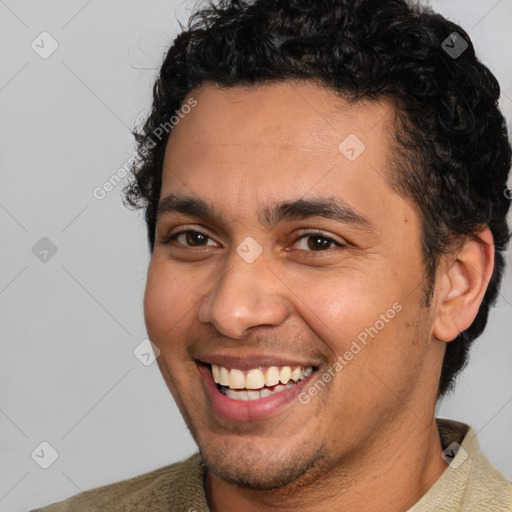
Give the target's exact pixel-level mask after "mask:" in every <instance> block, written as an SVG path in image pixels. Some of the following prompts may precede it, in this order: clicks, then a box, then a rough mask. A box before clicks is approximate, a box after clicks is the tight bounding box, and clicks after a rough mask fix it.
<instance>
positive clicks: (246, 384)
mask: <svg viewBox="0 0 512 512" xmlns="http://www.w3.org/2000/svg"><path fill="white" fill-rule="evenodd" d="M208 366H209V369H210V372H211V374H212V376H213V380H214V382H215V384H216V385H217V389H218V390H219V392H220V393H222V394H223V395H225V396H227V397H228V398H232V399H233V400H241V401H251V400H260V399H262V398H266V397H269V396H272V395H274V394H277V393H280V392H281V391H285V390H286V389H290V388H292V387H293V386H296V385H297V384H298V383H299V382H300V381H301V380H303V379H305V378H307V377H309V376H310V375H311V374H312V373H313V372H314V371H315V370H316V368H315V367H314V366H295V367H291V366H270V367H268V368H262V367H259V368H252V369H249V370H238V369H236V368H225V367H224V366H219V365H216V364H211V365H208Z"/></svg>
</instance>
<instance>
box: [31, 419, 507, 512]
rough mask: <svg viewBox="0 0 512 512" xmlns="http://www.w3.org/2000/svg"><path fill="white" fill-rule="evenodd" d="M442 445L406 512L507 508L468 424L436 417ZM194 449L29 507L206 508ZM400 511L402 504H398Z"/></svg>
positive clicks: (177, 511) (499, 479) (497, 511)
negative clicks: (434, 469)
mask: <svg viewBox="0 0 512 512" xmlns="http://www.w3.org/2000/svg"><path fill="white" fill-rule="evenodd" d="M436 421H437V425H438V428H439V432H440V434H441V439H442V444H443V448H447V447H448V446H449V445H450V444H451V443H452V442H456V443H458V444H459V445H461V449H460V450H459V451H458V453H457V455H456V456H455V457H454V458H453V461H452V462H451V464H450V465H449V466H448V467H447V469H446V470H445V471H444V473H443V474H442V475H441V477H440V478H439V479H438V480H437V481H436V482H435V483H434V484H433V485H432V487H431V488H430V489H429V491H428V492H427V493H426V494H425V495H424V496H423V497H422V498H421V499H420V500H419V501H418V502H417V503H416V504H415V505H414V506H413V507H412V508H409V510H408V511H407V512H512V485H511V484H510V483H509V482H508V481H507V480H506V479H505V477H504V476H503V475H501V474H500V473H499V472H498V471H497V470H496V469H495V468H494V467H493V466H492V465H491V464H490V462H489V461H488V460H487V459H486V458H485V457H484V455H483V454H482V452H481V450H480V447H479V445H478V441H477V438H476V434H475V432H474V430H473V429H472V428H471V427H468V426H467V425H465V424H463V423H459V422H456V421H450V420H444V419H437V420H436ZM203 481H204V469H203V467H202V465H201V461H200V458H199V454H195V455H193V456H192V457H190V458H188V459H187V460H185V461H183V462H178V463H176V464H171V465H170V466H166V467H163V468H160V469H157V470H155V471H152V472H150V473H146V474H144V475H141V476H137V477H135V478H131V479H129V480H123V481H121V482H118V483H115V484H111V485H106V486H103V487H98V488H96V489H92V490H90V491H86V492H84V493H81V494H78V495H76V496H74V497H72V498H69V499H67V500H65V501H62V502H60V503H56V504H54V505H50V506H48V507H44V508H40V509H37V510H33V511H32V512H208V510H209V509H208V505H207V503H206V498H205V494H204V487H203ZM400 510H403V509H400Z"/></svg>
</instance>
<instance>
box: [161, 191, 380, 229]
mask: <svg viewBox="0 0 512 512" xmlns="http://www.w3.org/2000/svg"><path fill="white" fill-rule="evenodd" d="M170 213H181V214H184V215H190V216H194V217H200V218H202V219H205V220H208V221H210V222H221V223H226V219H225V217H224V215H223V214H222V213H221V212H220V211H218V210H217V209H216V208H215V207H214V205H212V204H210V203H208V202H206V201H204V200H203V199H200V198H198V197H191V196H177V195H174V194H171V195H168V196H166V197H164V198H162V199H161V200H160V201H159V203H158V211H157V218H160V217H161V216H163V215H166V214H170ZM310 217H323V218H325V219H330V220H334V221H337V222H342V223H344V224H348V225H350V226H353V227H355V228H358V229H360V230H363V231H368V232H375V231H376V228H375V225H374V224H373V223H372V222H371V221H370V220H369V219H368V218H367V217H365V216H364V215H361V214H360V213H357V212H356V211H355V210H354V209H353V208H352V207H350V206H349V205H348V204H346V203H345V202H344V201H342V200H341V199H340V198H334V197H319V198H312V199H302V198H301V199H297V200H295V201H288V202H277V203H271V204H268V205H266V206H264V207H263V208H262V209H261V211H260V212H259V219H260V221H261V222H262V223H263V224H266V225H268V226H270V227H273V226H275V225H276V224H278V223H280V222H283V221H286V220H305V219H308V218H310Z"/></svg>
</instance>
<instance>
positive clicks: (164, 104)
mask: <svg viewBox="0 0 512 512" xmlns="http://www.w3.org/2000/svg"><path fill="white" fill-rule="evenodd" d="M498 97H499V87H498V84H497V82H496V79H495V78H494V76H493V75H492V74H491V73H490V72H489V70H488V69H487V68H485V67H484V66H483V65H482V64H481V63H480V62H479V61H478V60H477V59H476V57H475V54H474V49H473V47H472V44H471V42H470V40H469V37H468V36H467V34H466V33H465V32H464V31H463V30H462V29H461V28H460V27H459V26H457V25H454V24H452V23H450V22H448V21H447V20H445V19H444V18H442V17H441V16H439V15H436V14H434V13H431V12H427V11H424V10H422V9H420V8H419V7H417V6H410V5H408V4H407V3H406V2H405V1H403V0H387V1H382V0H359V1H353V0H352V1H348V0H326V1H323V2H318V1H314V0H299V1H297V0H294V1H292V0H283V1H279V2H275V1H273V0H256V1H253V2H247V1H242V0H238V1H235V0H233V1H224V2H221V3H220V4H218V5H217V6H216V7H214V6H211V7H210V8H207V9H204V10H202V11H199V12H198V13H197V14H196V15H195V16H194V17H193V18H192V20H191V22H190V25H189V27H188V30H186V31H184V32H183V33H181V34H180V35H179V36H178V37H177V38H176V40H175V41H174V43H173V45H172V47H171V49H170V50H169V52H168V54H167V56H166V59H165V61H164V63H163V66H162V69H161V72H160V75H159V77H158V79H157V82H156V85H155V89H154V102H153V109H152V112H151V115H150V117H149V118H148V120H147V121H146V124H145V126H144V127H143V129H142V131H141V132H140V133H139V134H137V142H138V148H139V157H140V158H139V161H138V162H137V164H136V165H135V167H134V180H133V182H132V184H131V185H130V187H129V188H128V189H127V191H126V198H127V201H128V202H129V203H130V204H132V205H134V206H144V207H145V211H146V221H147V225H148V234H149V243H150V249H151V252H152V259H151V263H150V267H149V272H148V279H147V288H146V294H145V302H144V309H145V318H146V325H147V329H148V334H149V337H150V339H151V340H152V342H153V343H154V345H155V346H156V347H157V348H158V349H159V351H160V355H159V357H158V359H157V360H158V364H159V367H160V370H161V372H162V375H163V377H164V379H165V381H166V383H167V385H168V387H169V389H170V391H171V393H172V395H173V397H174V399H175V400H176V402H177V404H178V406H179V408H180V411H181V413H182V415H183V417H184V418H185V420H186V422H187V425H188V427H189V429H190V431H191V433H192V435H193V437H194V439H195V441H196V442H197V445H198V447H199V454H197V455H194V456H192V457H191V458H189V459H188V460H186V461H184V462H181V463H178V464H174V465H171V466H168V467H165V468H161V469H159V470H157V471H154V472H152V473H148V474H146V475H142V476H139V477H136V478H134V479H131V480H127V481H124V482H120V483H117V484H113V485H109V486H106V487H102V488H99V489H95V490H92V491H88V492H85V493H83V494H81V495H79V496H77V497H74V498H71V499H70V500H67V501H65V502H63V503H61V504H56V505H53V506H50V507H48V508H45V509H42V510H45V511H47V512H57V511H73V512H75V511H81V510H101V511H109V512H111V511H112V512H113V511H145V510H148V511H149V510H151V511H152V512H155V511H160V510H162V511H163V510H172V511H178V510H179V511H187V510H188V511H193V510H195V511H206V510H211V511H215V512H220V511H222V512H226V511H244V512H251V511H267V510H307V511H326V510H329V511H331V510H350V511H366V510H371V511H374V510H378V511H380V512H387V511H406V510H409V511H414V512H419V511H434V510H436V511H438V510H442V511H458V510H463V511H471V512H474V511H494V512H495V511H510V510H512V491H511V490H512V486H511V485H510V483H508V482H507V480H506V479H505V478H504V477H503V476H502V475H500V473H499V472H498V471H497V470H496V469H494V468H493V467H492V466H491V464H490V463H489V462H488V461H487V460H486V459H485V457H484V456H483V454H482V453H481V452H480V450H479V447H478V442H477V440H476V436H475V433H474V431H473V430H472V429H471V428H470V427H468V426H467V425H463V424H461V423H457V422H454V421H448V420H436V419H435V417H434V410H435V404H436V402H437V400H438V398H439V397H441V396H443V395H444V394H445V393H446V392H447V391H448V390H450V389H451V387H452V386H453V382H454V379H455V377H456V375H457V374H458V373H459V372H460V370H461V369H462V367H463V366H464V364H465V361H466V359H467V353H468V349H469V346H470V344H471V342H472V341H473V340H474V339H475V338H476V337H477V336H478V335H479V334H480V333H481V332H482V330H483V329H484V327H485V324H486V321H487V315H488V311H489V307H490V305H491V304H492V303H493V302H494V300H495V299H496V296H497V292H498V288H499V283H500V280H501V276H502V273H503V268H504V259H503V251H504V249H505V248H506V245H507V243H508V239H509V231H508V226H507V223H506V219H505V217H506V214H507V211H508V208H509V206H510V199H509V198H508V194H507V190H506V182H507V177H508V172H509V169H510V163H511V147H510V143H509V141H508V139H507V133H506V126H505V123H504V119H503V117H502V115H501V114H500V112H499V110H498V109H497V107H496V104H497V100H498Z"/></svg>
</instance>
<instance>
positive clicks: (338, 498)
mask: <svg viewBox="0 0 512 512" xmlns="http://www.w3.org/2000/svg"><path fill="white" fill-rule="evenodd" d="M402 416H403V417H402ZM389 427H390V428H382V429H381V431H379V432H377V433H376V435H374V436H373V439H372V440H371V442H370V443H369V446H367V447H365V448H363V449H360V450H357V453H354V454H352V455H347V456H344V457H343V458H342V460H338V461H331V460H329V461H327V460H325V461H324V462H321V463H319V464H318V465H317V467H314V468H311V470H310V471H308V472H307V473H306V474H304V475H303V476H302V477H301V478H300V479H298V480H297V481H295V482H294V483H292V484H290V485H288V486H286V487H284V488H280V489H277V490H272V491H254V490H251V489H244V488H240V487H238V486H236V485H233V484H229V483H227V482H224V481H222V480H220V479H218V478H217V477H215V476H214V475H212V474H210V473H207V475H206V496H207V500H208V503H209V507H210V510H212V512H220V511H222V512H229V511H236V510H244V511H246V512H253V511H254V512H256V511H259V512H265V511H271V510H276V509H277V508H279V510H281V511H287V510H297V509H300V510H304V511H308V512H321V511H329V512H331V511H332V510H350V511H351V512H359V511H361V512H362V511H367V510H379V512H388V511H389V512H392V511H393V512H396V511H397V510H403V511H405V510H408V509H409V508H410V507H412V506H413V505H414V504H415V503H416V502H417V501H418V500H419V499H420V498H421V497H422V496H423V495H424V494H425V493H426V492H427V491H428V490H429V489H430V487H432V485H433V484H434V483H435V482H436V481H437V479H438V478H439V477H440V476H441V474H442V473H443V471H444V470H445V468H446V464H445V462H444V461H443V459H442V458H441V452H442V447H441V439H440V437H439V432H438V430H437V426H436V423H435V420H434V416H433V411H431V416H430V417H429V418H421V419H420V421H419V420H418V417H417V416H415V415H414V414H413V413H412V412H411V411H410V410H407V411H405V412H404V414H403V415H401V417H400V418H396V421H394V422H393V424H392V425H390V426H389Z"/></svg>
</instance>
